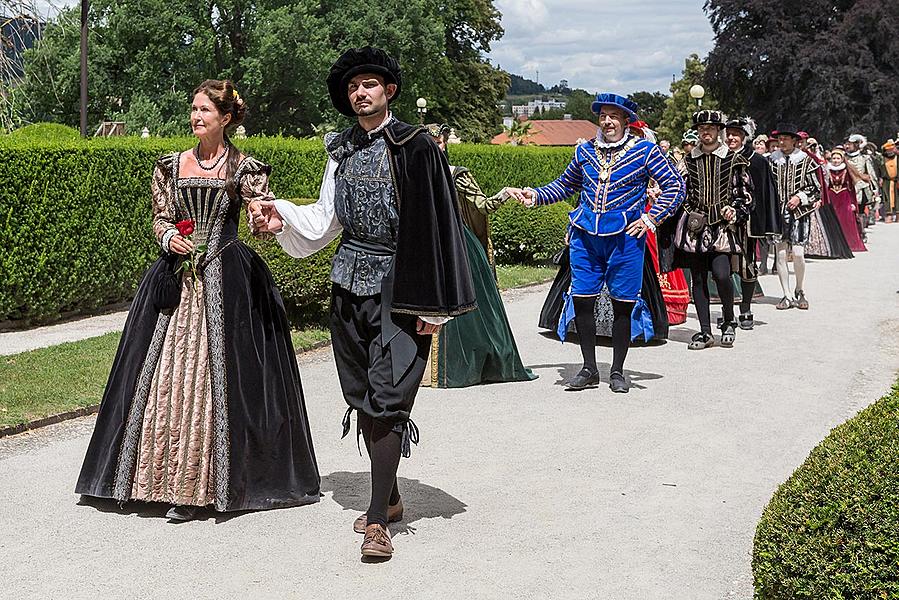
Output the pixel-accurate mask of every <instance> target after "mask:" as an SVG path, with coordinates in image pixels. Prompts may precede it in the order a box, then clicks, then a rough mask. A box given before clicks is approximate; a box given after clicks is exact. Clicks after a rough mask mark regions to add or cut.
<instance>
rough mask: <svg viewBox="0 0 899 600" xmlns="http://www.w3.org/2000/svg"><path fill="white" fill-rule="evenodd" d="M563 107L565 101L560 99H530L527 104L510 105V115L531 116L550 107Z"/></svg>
mask: <svg viewBox="0 0 899 600" xmlns="http://www.w3.org/2000/svg"><path fill="white" fill-rule="evenodd" d="M554 108H557V109H560V110H561V109H564V108H565V102H562V101H560V100H553V99H551V98H550V99H549V100H531V101H530V102H528V103H527V104H516V105H513V106H512V116H515V117H528V118H530V117H533V116H534V115H535V114H537V113H538V112H541V113H544V112H546V111H548V110H551V109H554Z"/></svg>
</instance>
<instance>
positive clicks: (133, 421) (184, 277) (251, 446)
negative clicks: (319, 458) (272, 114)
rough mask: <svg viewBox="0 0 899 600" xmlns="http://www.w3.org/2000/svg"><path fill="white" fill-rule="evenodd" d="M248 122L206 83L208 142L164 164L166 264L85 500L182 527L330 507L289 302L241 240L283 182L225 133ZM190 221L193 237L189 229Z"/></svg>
mask: <svg viewBox="0 0 899 600" xmlns="http://www.w3.org/2000/svg"><path fill="white" fill-rule="evenodd" d="M245 111H246V106H245V104H244V102H243V100H242V99H241V98H240V97H239V95H238V94H237V92H236V91H235V90H234V87H233V85H232V83H231V82H230V81H216V80H209V81H205V82H203V83H202V84H201V85H200V86H199V87H198V88H197V90H196V91H195V92H194V99H193V106H192V107H191V127H192V128H193V131H194V134H195V135H196V136H197V137H198V138H199V139H200V143H199V144H198V145H197V147H196V148H194V149H193V150H192V151H187V152H182V153H175V154H172V155H168V156H164V157H162V158H161V159H160V160H159V161H158V162H157V164H156V168H155V170H154V173H153V180H152V200H153V230H154V233H155V235H156V238H157V240H158V241H159V243H160V245H161V247H162V249H163V254H162V257H161V258H160V259H159V260H157V261H156V262H155V263H154V264H153V265H152V266H151V267H150V269H149V270H148V271H147V273H146V275H145V276H144V278H143V280H142V281H141V283H140V286H139V287H138V290H137V293H136V294H135V297H134V301H133V302H132V305H131V309H130V311H129V314H128V320H127V322H126V324H125V329H124V332H123V335H122V340H121V342H120V344H119V348H118V351H117V353H116V357H115V361H114V363H113V366H112V371H111V373H110V375H109V380H108V382H107V384H106V391H105V392H104V395H103V400H102V403H101V405H100V412H99V415H98V416H97V423H96V426H95V429H94V433H93V437H92V438H91V441H90V445H89V447H88V450H87V455H86V456H85V459H84V466H83V467H82V470H81V475H80V476H79V478H78V484H77V486H76V490H75V491H76V492H77V493H80V494H83V495H85V496H93V497H100V498H113V499H116V500H118V501H119V502H120V503H124V502H127V501H130V500H140V501H146V502H162V503H166V504H170V505H172V509H171V510H170V511H169V513H168V515H167V516H168V517H169V518H172V519H176V520H188V519H191V518H193V517H194V516H195V512H196V509H197V508H198V507H206V506H208V507H211V508H213V509H214V510H216V511H234V510H257V509H267V508H279V507H286V506H294V505H300V504H309V503H312V502H317V501H318V499H319V483H320V480H319V473H318V467H317V466H316V461H315V453H314V451H313V447H312V437H311V435H310V431H309V425H308V421H307V417H306V407H305V404H304V400H303V391H302V387H301V385H300V376H299V371H298V369H297V363H296V357H295V355H294V349H293V345H292V342H291V338H290V326H289V323H288V321H287V317H286V315H285V311H284V305H283V301H282V299H281V296H280V294H279V293H278V290H277V288H276V287H275V283H274V281H273V279H272V275H271V272H270V271H269V269H268V267H267V266H266V264H265V263H264V262H263V261H262V259H261V258H260V257H259V256H258V255H257V254H256V253H255V252H253V251H252V250H251V249H250V248H249V247H247V246H246V245H244V244H243V243H241V242H240V241H238V239H237V229H238V218H239V215H240V212H241V209H242V208H243V207H244V205H248V204H251V203H252V202H254V201H258V200H269V199H273V194H272V193H271V192H270V191H269V187H268V175H269V173H270V171H271V169H270V168H269V167H268V166H267V165H265V164H263V163H261V162H259V161H258V160H256V159H254V158H252V157H249V156H244V155H242V154H241V153H240V152H239V151H238V150H237V149H236V148H235V147H234V146H233V145H231V144H230V142H229V140H228V137H227V135H226V134H225V130H226V128H228V127H235V126H237V125H238V124H239V123H240V122H241V121H242V120H243V116H244V114H245ZM188 220H189V221H191V222H192V223H191V225H192V227H193V229H194V231H193V234H192V235H190V236H189V237H188V236H187V235H182V233H181V232H180V231H179V228H178V227H176V225H182V223H184V222H185V221H188ZM185 233H186V230H185ZM193 255H196V256H193ZM186 260H191V262H193V263H196V264H195V265H194V267H193V272H191V269H189V268H183V267H184V266H185V265H184V263H185V261H186ZM179 268H182V270H181V271H180V272H179V271H178V269H179ZM166 283H169V285H168V286H166ZM167 287H168V288H170V289H171V290H173V293H172V292H170V293H168V294H167V293H165V290H166V288H167Z"/></svg>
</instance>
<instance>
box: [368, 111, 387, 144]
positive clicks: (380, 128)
mask: <svg viewBox="0 0 899 600" xmlns="http://www.w3.org/2000/svg"><path fill="white" fill-rule="evenodd" d="M391 121H393V113H392V112H390V111H389V110H388V111H387V116H386V117H384V120H383V121H381V124H380V125H378V126H377V127H375V128H374V129H372V130H371V131H369V132H368V137H369V138H371V137H374V136H375V135H377V134H378V133H380V132H381V131H383V129H384V128H385V127H387V126H388V125H390V122H391Z"/></svg>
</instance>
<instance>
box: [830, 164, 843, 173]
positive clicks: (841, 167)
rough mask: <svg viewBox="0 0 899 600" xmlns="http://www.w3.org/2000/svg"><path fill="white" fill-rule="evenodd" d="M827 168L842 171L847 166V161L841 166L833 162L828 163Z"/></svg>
mask: <svg viewBox="0 0 899 600" xmlns="http://www.w3.org/2000/svg"><path fill="white" fill-rule="evenodd" d="M827 168H828V169H830V170H831V171H842V170H843V169H845V168H846V163H843V164H841V165H840V166H837V165H835V164H832V163H827Z"/></svg>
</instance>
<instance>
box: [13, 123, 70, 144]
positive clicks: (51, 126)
mask: <svg viewBox="0 0 899 600" xmlns="http://www.w3.org/2000/svg"><path fill="white" fill-rule="evenodd" d="M8 137H9V139H13V140H34V141H36V142H66V141H75V140H78V139H80V138H81V133H80V132H79V131H78V130H77V129H75V128H74V127H69V126H68V125H62V124H60V123H34V124H33V125H26V126H25V127H21V128H19V129H15V130H13V131H11V132H10V133H9V134H8Z"/></svg>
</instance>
